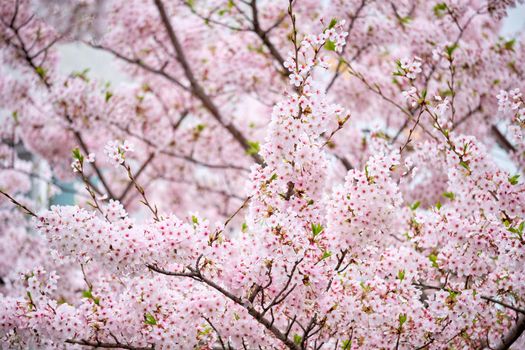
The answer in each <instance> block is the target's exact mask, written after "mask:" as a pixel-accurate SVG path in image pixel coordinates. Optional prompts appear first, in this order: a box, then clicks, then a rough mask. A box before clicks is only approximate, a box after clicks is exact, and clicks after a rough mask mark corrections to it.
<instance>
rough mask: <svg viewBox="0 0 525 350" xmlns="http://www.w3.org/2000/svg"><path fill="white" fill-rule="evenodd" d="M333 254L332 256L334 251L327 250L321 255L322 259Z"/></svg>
mask: <svg viewBox="0 0 525 350" xmlns="http://www.w3.org/2000/svg"><path fill="white" fill-rule="evenodd" d="M331 256H332V253H331V252H329V251H328V250H325V251H324V252H323V256H321V260H324V259H327V258H329V257H331Z"/></svg>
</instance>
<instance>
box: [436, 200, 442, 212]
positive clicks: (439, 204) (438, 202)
mask: <svg viewBox="0 0 525 350" xmlns="http://www.w3.org/2000/svg"><path fill="white" fill-rule="evenodd" d="M441 207H442V205H441V202H440V201H437V203H436V209H437V210H439V209H441Z"/></svg>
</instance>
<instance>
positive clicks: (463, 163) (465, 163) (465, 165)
mask: <svg viewBox="0 0 525 350" xmlns="http://www.w3.org/2000/svg"><path fill="white" fill-rule="evenodd" d="M459 165H461V166H462V167H463V168H465V169H467V171H468V172H469V173H470V167H469V166H468V163H467V162H465V161H460V162H459Z"/></svg>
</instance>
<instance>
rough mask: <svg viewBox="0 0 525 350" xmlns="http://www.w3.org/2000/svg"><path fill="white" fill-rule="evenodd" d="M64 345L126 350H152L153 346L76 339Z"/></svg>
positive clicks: (69, 340) (67, 341)
mask: <svg viewBox="0 0 525 350" xmlns="http://www.w3.org/2000/svg"><path fill="white" fill-rule="evenodd" d="M66 343H68V344H76V345H83V346H90V347H93V348H105V349H127V350H153V349H154V346H153V345H152V346H144V347H140V346H132V345H128V344H122V343H118V342H117V343H104V342H100V341H89V340H83V339H82V340H77V339H68V340H66Z"/></svg>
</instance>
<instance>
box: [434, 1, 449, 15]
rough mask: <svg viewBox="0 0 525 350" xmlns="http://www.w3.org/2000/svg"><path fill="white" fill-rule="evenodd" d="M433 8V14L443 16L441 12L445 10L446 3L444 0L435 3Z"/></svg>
mask: <svg viewBox="0 0 525 350" xmlns="http://www.w3.org/2000/svg"><path fill="white" fill-rule="evenodd" d="M433 10H434V15H436V17H438V18H441V17H443V12H444V11H446V10H447V4H446V3H444V2H441V3H439V4H436V5H435V6H434V8H433Z"/></svg>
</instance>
